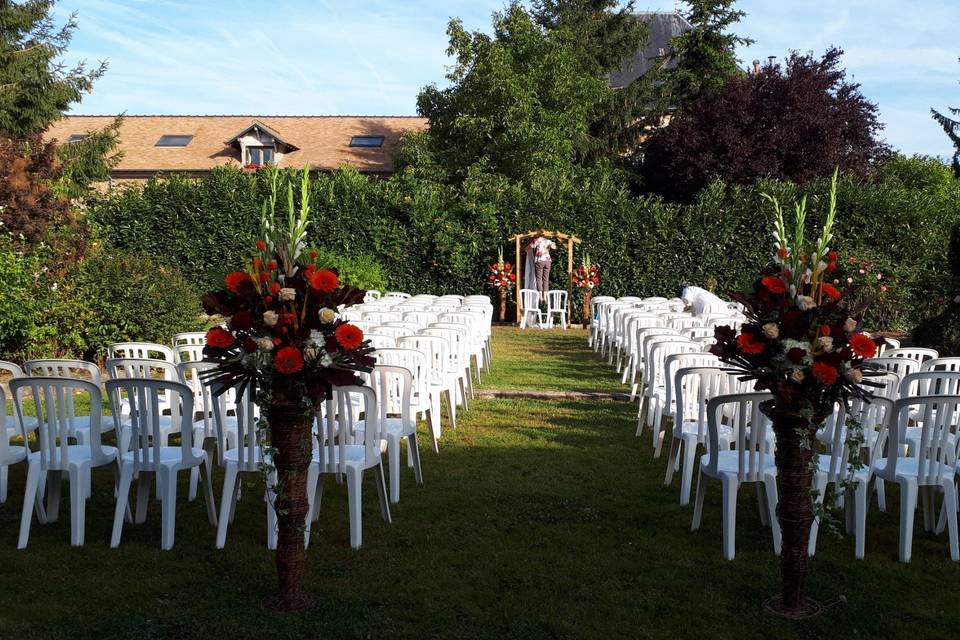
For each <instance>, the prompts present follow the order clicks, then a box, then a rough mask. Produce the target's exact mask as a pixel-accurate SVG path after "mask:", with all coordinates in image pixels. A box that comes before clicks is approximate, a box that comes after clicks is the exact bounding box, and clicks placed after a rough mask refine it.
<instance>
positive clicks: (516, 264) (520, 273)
mask: <svg viewBox="0 0 960 640" xmlns="http://www.w3.org/2000/svg"><path fill="white" fill-rule="evenodd" d="M514 237H515V238H516V241H517V258H516V261H515V262H514V263H513V268H514V269H515V271H514V273H516V274H517V297H516V299H515V300H514V302H515V303H516V306H517V324H520V280H521V279H522V278H523V271H522V270H521V269H520V234H519V233H518V234H517V235H516V236H514Z"/></svg>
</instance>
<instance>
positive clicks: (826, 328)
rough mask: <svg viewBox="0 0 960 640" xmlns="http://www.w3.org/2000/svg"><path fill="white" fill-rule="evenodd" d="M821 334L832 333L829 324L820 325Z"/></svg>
mask: <svg viewBox="0 0 960 640" xmlns="http://www.w3.org/2000/svg"><path fill="white" fill-rule="evenodd" d="M820 335H822V336H828V335H830V327H828V326H827V325H823V326H821V327H820Z"/></svg>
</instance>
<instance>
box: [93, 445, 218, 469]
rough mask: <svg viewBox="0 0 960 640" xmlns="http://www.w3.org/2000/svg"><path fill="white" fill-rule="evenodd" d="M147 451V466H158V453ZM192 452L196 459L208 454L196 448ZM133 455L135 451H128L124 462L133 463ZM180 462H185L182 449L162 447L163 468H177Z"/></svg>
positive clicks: (151, 449) (151, 450) (123, 458)
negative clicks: (156, 456)
mask: <svg viewBox="0 0 960 640" xmlns="http://www.w3.org/2000/svg"><path fill="white" fill-rule="evenodd" d="M104 448H105V449H106V448H107V447H104ZM146 451H147V458H146V460H145V461H143V462H144V463H145V464H156V460H155V459H154V451H156V449H154V448H152V447H151V448H150V449H147V450H146ZM190 452H191V453H192V454H193V455H194V456H195V457H198V458H199V457H202V456H205V455H206V452H204V450H203V449H196V448H194V449H191V450H190ZM133 454H134V452H133V451H128V452H127V453H125V454H123V456H122V460H123V462H125V463H126V462H131V463H132V462H133ZM179 462H183V453H182V450H181V449H180V447H160V460H159V463H160V466H161V467H173V466H176V465H177V463H179Z"/></svg>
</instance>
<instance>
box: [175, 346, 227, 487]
mask: <svg viewBox="0 0 960 640" xmlns="http://www.w3.org/2000/svg"><path fill="white" fill-rule="evenodd" d="M216 367H217V365H215V364H214V363H212V362H181V363H180V364H178V365H177V372H178V373H179V380H180V382H181V383H183V384H185V385H187V386H188V387H190V390H191V391H193V443H194V445H195V446H199V447H202V448H203V450H204V451H206V452H207V457H209V458H210V460H211V463H213V462H216V463H218V464H222V461H223V454H224V452H226V451H227V449H230V448H233V447H236V446H237V440H238V435H237V431H238V427H237V416H236V410H237V404H236V402H235V401H234V390H233V389H228V390H227V391H226V392H224V393H223V394H221V395H219V396H217V395H215V394H214V393H213V391H212V389H211V387H210V385H208V384H204V382H203V380H202V379H201V378H200V375H201V374H202V373H203V372H204V371H210V370H211V369H215V368H216ZM217 410H219V411H220V412H221V414H222V415H223V418H222V425H221V427H220V428H221V429H222V430H223V431H224V440H223V444H222V445H221V438H220V431H219V430H218V427H217V424H216V415H215V412H216V411H217ZM231 412H232V413H233V414H234V415H229V414H230V413H231ZM165 419H166V416H161V422H163V421H165ZM214 456H215V459H214ZM199 486H200V468H199V467H193V468H192V469H191V470H190V490H189V494H188V495H187V499H188V500H189V501H190V502H193V501H194V500H196V498H197V488H198V487H199Z"/></svg>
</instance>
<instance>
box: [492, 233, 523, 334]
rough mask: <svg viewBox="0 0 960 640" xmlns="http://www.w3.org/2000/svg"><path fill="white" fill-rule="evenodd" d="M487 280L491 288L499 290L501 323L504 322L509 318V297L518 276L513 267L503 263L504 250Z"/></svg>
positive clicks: (501, 251)
mask: <svg viewBox="0 0 960 640" xmlns="http://www.w3.org/2000/svg"><path fill="white" fill-rule="evenodd" d="M487 280H488V282H489V283H490V286H491V287H493V288H494V289H496V290H497V294H498V296H499V297H500V322H503V321H504V320H506V317H507V295H508V294H509V293H510V288H511V287H512V286H513V284H514V283H515V282H516V281H517V274H516V272H515V271H514V270H513V265H512V264H510V263H509V262H504V261H503V249H500V254H499V257H498V258H497V261H496V262H494V263H492V264H491V265H490V275H489V276H488V277H487Z"/></svg>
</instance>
